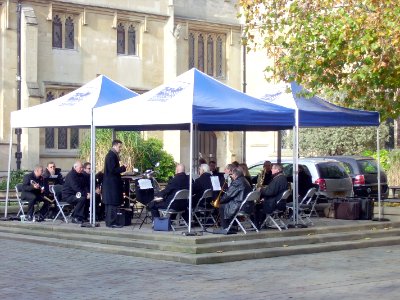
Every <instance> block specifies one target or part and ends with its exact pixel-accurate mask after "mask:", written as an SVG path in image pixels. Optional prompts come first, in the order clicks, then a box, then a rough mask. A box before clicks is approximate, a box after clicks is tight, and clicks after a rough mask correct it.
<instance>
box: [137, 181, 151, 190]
mask: <svg viewBox="0 0 400 300" xmlns="http://www.w3.org/2000/svg"><path fill="white" fill-rule="evenodd" d="M138 183H139V188H140V189H141V190H148V189H152V188H153V185H152V184H151V180H150V179H139V180H138Z"/></svg>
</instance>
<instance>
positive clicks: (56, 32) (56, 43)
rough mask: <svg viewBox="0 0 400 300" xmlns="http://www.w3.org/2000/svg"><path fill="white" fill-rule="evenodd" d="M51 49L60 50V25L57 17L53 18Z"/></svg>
mask: <svg viewBox="0 0 400 300" xmlns="http://www.w3.org/2000/svg"><path fill="white" fill-rule="evenodd" d="M52 39H53V47H54V48H62V23H61V19H60V17H59V16H58V15H55V16H54V18H53V34H52Z"/></svg>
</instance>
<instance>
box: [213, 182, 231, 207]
mask: <svg viewBox="0 0 400 300" xmlns="http://www.w3.org/2000/svg"><path fill="white" fill-rule="evenodd" d="M227 184H228V180H225V182H224V184H223V185H222V187H221V190H220V191H219V193H218V196H217V198H215V200H214V201H211V206H213V207H215V208H219V206H220V202H221V196H222V193H223V192H224V188H225V186H226V185H227Z"/></svg>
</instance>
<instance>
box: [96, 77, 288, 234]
mask: <svg viewBox="0 0 400 300" xmlns="http://www.w3.org/2000/svg"><path fill="white" fill-rule="evenodd" d="M93 116H94V122H93V123H94V126H95V127H114V128H116V129H118V130H155V129H157V130H171V129H180V130H189V131H190V155H189V156H190V170H191V172H190V180H191V179H192V170H193V131H194V127H196V128H197V129H198V130H204V131H207V130H216V131H225V130H226V131H243V130H246V131H250V130H253V131H260V130H282V129H290V128H293V127H294V125H295V119H294V110H293V109H290V108H285V107H281V106H277V105H274V104H270V103H266V102H263V101H260V100H259V99H257V98H254V97H251V96H249V95H247V94H244V93H242V92H240V91H238V90H235V89H233V88H230V87H228V86H226V85H225V84H223V83H221V82H219V81H218V80H216V79H214V78H212V77H210V76H208V75H206V74H204V73H202V72H200V71H199V70H197V69H191V70H189V71H187V72H185V73H183V74H181V75H180V76H178V77H176V78H175V79H174V80H172V81H171V82H168V83H167V84H163V85H161V86H158V87H156V88H154V89H152V90H150V91H148V92H147V93H144V94H142V95H140V96H137V97H135V98H134V99H128V100H125V101H121V102H118V103H115V104H111V105H108V106H104V107H99V108H95V109H94V114H93ZM191 194H192V192H191V186H190V193H189V195H191ZM191 205H192V203H191V201H189V214H190V215H189V218H191ZM190 230H191V225H190V222H189V232H190Z"/></svg>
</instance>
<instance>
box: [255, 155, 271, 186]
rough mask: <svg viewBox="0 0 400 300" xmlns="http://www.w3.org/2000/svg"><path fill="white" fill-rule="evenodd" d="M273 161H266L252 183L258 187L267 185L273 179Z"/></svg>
mask: <svg viewBox="0 0 400 300" xmlns="http://www.w3.org/2000/svg"><path fill="white" fill-rule="evenodd" d="M272 178H273V176H272V163H271V162H270V161H269V160H266V161H264V164H263V169H262V170H261V172H260V173H259V174H258V175H257V176H256V177H254V178H253V179H252V183H253V184H255V185H256V188H260V187H265V186H267V185H268V184H269V183H270V182H271V180H272Z"/></svg>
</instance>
